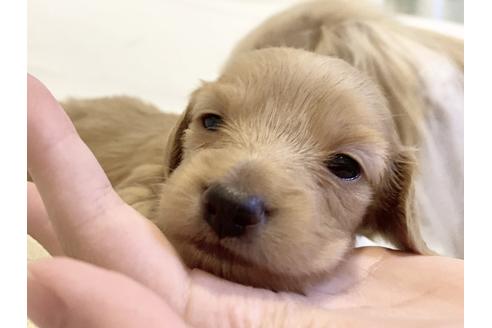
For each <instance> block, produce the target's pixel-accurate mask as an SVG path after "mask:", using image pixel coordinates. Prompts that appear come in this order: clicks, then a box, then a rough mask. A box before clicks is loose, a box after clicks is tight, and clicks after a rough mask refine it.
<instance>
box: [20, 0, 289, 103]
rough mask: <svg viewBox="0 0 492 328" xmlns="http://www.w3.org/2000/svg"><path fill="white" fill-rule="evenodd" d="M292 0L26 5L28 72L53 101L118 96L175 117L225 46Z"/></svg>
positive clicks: (211, 72) (41, 0)
mask: <svg viewBox="0 0 492 328" xmlns="http://www.w3.org/2000/svg"><path fill="white" fill-rule="evenodd" d="M293 2H294V1H293V0H277V1H260V0H258V1H237V0H236V1H231V0H213V1H211V0H208V1H201V0H200V1H196V0H194V1H193V0H179V1H178V0H175V1H172V0H141V1H115V0H104V1H95V0H87V1H71V0H70V1H64V0H31V1H29V8H28V9H29V10H28V22H29V24H28V33H29V39H28V54H29V60H28V71H29V72H30V73H31V74H33V75H35V76H37V77H38V78H39V79H41V80H42V81H43V82H44V83H45V84H46V85H47V86H48V87H49V88H50V89H51V90H52V92H53V93H54V95H55V96H56V97H57V98H58V99H64V98H66V97H69V96H73V97H93V96H108V95H114V94H126V95H132V96H138V97H139V98H142V99H144V100H147V101H150V102H152V103H154V104H156V105H158V106H159V107H160V108H161V109H163V110H166V111H175V112H181V111H182V110H183V109H184V107H185V105H186V102H187V98H188V95H189V93H190V92H191V91H192V90H193V89H195V88H196V87H197V86H198V85H199V80H200V79H204V80H212V79H214V78H215V77H216V74H217V72H218V71H219V69H220V67H221V64H222V63H223V62H224V61H225V59H226V58H227V56H228V54H229V51H230V50H231V49H232V47H233V45H234V44H235V43H236V42H237V41H238V40H239V38H241V37H242V36H243V35H244V34H246V33H247V32H248V31H249V30H250V29H251V28H253V27H254V26H255V25H257V24H258V23H259V22H260V21H262V20H263V19H265V18H266V17H268V16H270V15H271V14H272V13H275V12H277V11H279V10H281V9H283V8H285V7H287V6H288V4H290V3H293Z"/></svg>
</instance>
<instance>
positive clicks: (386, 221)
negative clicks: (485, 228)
mask: <svg viewBox="0 0 492 328" xmlns="http://www.w3.org/2000/svg"><path fill="white" fill-rule="evenodd" d="M342 3H343V5H341V4H342ZM284 46H285V47H293V48H300V49H304V50H307V51H309V52H313V53H317V54H319V55H314V54H310V53H309V52H307V51H301V50H291V49H270V50H269V49H266V50H262V51H252V50H254V49H262V48H268V47H284ZM329 56H331V57H338V58H341V59H343V60H345V61H346V62H348V63H350V64H352V65H353V66H355V67H356V68H358V69H359V70H360V71H362V72H364V73H366V74H367V75H369V76H370V77H371V78H372V79H373V81H375V82H376V84H377V85H378V87H379V89H381V90H382V92H383V95H384V96H385V97H383V95H382V94H381V93H380V92H379V91H378V88H377V87H373V86H372V82H371V81H370V80H369V79H367V78H366V77H365V76H363V75H361V74H359V72H357V71H356V70H353V69H352V68H350V67H349V65H346V64H344V63H342V62H341V61H339V60H335V59H331V58H330V57H329ZM462 65H463V61H462V45H460V43H459V42H458V41H455V40H451V39H447V38H444V37H441V36H437V35H434V34H431V33H428V32H424V31H417V30H413V29H410V28H406V27H402V26H400V25H399V24H397V23H394V22H393V21H391V20H390V19H388V18H386V17H385V16H382V15H381V14H379V13H378V12H376V11H373V10H370V9H365V8H361V7H360V6H359V5H358V6H354V7H347V6H346V2H344V1H340V2H336V1H327V2H319V3H313V4H303V5H301V6H299V7H297V8H294V9H291V10H289V11H287V12H285V13H283V14H280V15H278V16H276V17H273V18H272V19H271V20H269V21H268V22H266V23H264V24H263V25H262V26H260V27H259V28H258V29H257V30H255V31H253V32H252V33H251V34H250V35H249V36H247V37H246V38H245V39H244V40H243V41H242V42H241V43H240V44H239V45H238V47H237V48H236V49H235V51H234V52H233V55H232V56H231V58H230V60H229V61H228V63H227V64H226V66H225V68H224V72H223V75H222V77H221V78H219V80H218V81H217V82H214V83H208V84H205V85H204V86H203V87H202V88H200V89H199V90H198V91H196V92H195V93H194V94H193V96H192V99H191V101H190V105H189V107H188V109H187V110H186V112H185V113H184V114H183V115H181V116H180V117H179V118H178V117H177V116H174V115H169V114H163V113H160V112H158V111H157V110H156V109H155V108H153V107H152V106H150V105H147V104H144V103H141V102H138V101H136V100H133V99H129V98H108V99H101V100H93V101H71V102H67V103H65V104H64V107H65V108H66V110H67V112H68V113H69V115H70V116H71V118H72V120H73V121H74V123H75V125H76V128H77V130H78V132H79V133H80V134H81V136H82V138H83V139H84V141H85V142H86V143H87V144H88V145H89V147H90V148H91V149H92V150H93V151H94V153H95V155H96V157H97V158H98V160H99V161H100V162H101V165H102V166H103V168H104V169H105V170H106V172H107V173H108V176H109V178H110V180H111V182H112V183H113V186H114V187H115V189H116V190H117V191H118V192H119V193H120V195H121V196H122V197H123V199H124V200H125V201H127V202H128V203H129V204H130V205H132V206H134V207H135V208H136V209H137V210H139V211H140V212H141V213H142V214H143V215H145V216H146V217H148V218H150V219H152V220H153V221H154V222H156V224H157V225H158V226H159V227H160V228H161V229H162V230H163V231H164V232H165V233H166V235H167V236H168V238H169V239H170V240H171V241H172V242H173V243H174V245H175V247H177V249H178V251H179V252H180V253H181V255H182V256H183V257H184V259H185V261H186V262H187V263H188V264H189V265H190V266H197V267H200V268H203V269H206V270H208V271H211V272H213V273H215V274H218V275H221V276H223V277H225V278H228V279H231V280H235V281H239V282H242V283H246V284H250V285H254V286H261V287H268V288H273V289H277V290H278V289H287V290H297V291H299V290H303V289H304V288H305V287H306V286H309V285H310V284H313V283H315V282H316V281H317V280H319V279H321V278H322V277H324V276H326V274H328V273H329V272H330V270H332V268H334V267H335V266H336V264H337V263H338V262H339V261H340V259H341V258H342V257H343V255H344V254H345V252H346V251H347V250H348V249H349V248H350V247H351V245H352V243H353V236H354V234H355V233H356V232H360V233H366V234H368V235H372V234H374V233H379V234H381V235H382V236H383V237H385V238H386V239H387V240H389V241H390V242H392V243H393V244H395V245H396V246H398V247H400V248H402V249H406V250H411V251H415V252H420V253H427V252H428V249H427V247H426V246H425V243H424V242H423V241H422V240H421V238H420V233H419V227H418V222H419V221H421V222H423V230H424V237H428V238H425V239H426V240H429V241H437V242H436V243H431V248H433V249H434V250H436V251H438V252H441V253H445V254H448V255H454V256H462V254H463V253H462V250H463V244H462V230H463V229H462V224H463V223H462V222H463V221H462V215H463V210H462V190H463V183H462V166H463V165H462V162H463V158H462V152H463V149H462V108H463V100H462V94H463V90H462V88H463V84H462V83H463V74H462V69H463V66H462ZM385 98H386V99H387V102H388V106H387V107H386V101H385ZM388 109H389V110H388ZM207 111H212V112H213V113H216V112H218V113H219V114H220V115H221V116H223V117H224V119H226V120H227V122H226V123H225V126H224V131H222V132H221V131H219V132H217V133H213V134H211V133H210V132H207V131H202V130H203V127H201V126H200V123H199V120H200V117H201V116H200V115H203V113H207ZM217 138H218V139H217ZM412 149H417V150H418V151H417V153H416V154H415V155H416V157H414V155H412V154H411V153H412V152H411V150H412ZM340 152H347V153H349V154H351V155H352V156H355V157H356V158H357V159H358V160H359V161H361V163H362V166H363V169H364V176H363V177H362V178H361V180H360V181H357V182H354V183H352V184H347V183H345V182H340V181H339V180H337V179H335V178H333V177H331V176H329V172H328V171H326V168H323V167H322V166H320V164H322V163H323V160H324V159H323V158H324V157H323V156H327V157H326V158H331V157H330V156H333V154H335V153H340ZM330 154H332V155H330ZM414 158H417V162H418V169H417V170H416V169H415V167H414V165H413V159H414ZM217 181H219V182H220V183H222V184H227V185H229V186H234V188H239V189H241V191H242V192H243V191H245V192H248V193H255V194H258V195H261V196H262V197H263V198H264V199H265V202H266V203H267V204H268V206H270V207H272V208H274V211H272V213H273V214H269V219H268V224H267V227H265V228H264V230H262V233H261V234H259V233H258V232H257V231H256V230H255V233H254V234H251V233H250V234H249V235H248V236H246V237H244V238H242V239H241V241H237V240H236V239H234V238H226V239H225V240H222V239H221V240H218V239H217V238H216V237H214V236H213V233H211V230H210V228H209V227H208V226H207V224H206V223H205V222H204V221H203V219H201V218H200V217H199V213H201V211H202V210H201V209H200V207H201V205H200V204H201V202H202V201H201V200H200V197H201V196H200V195H201V193H202V190H204V189H206V188H207V187H208V186H209V185H210V184H213V183H216V182H217Z"/></svg>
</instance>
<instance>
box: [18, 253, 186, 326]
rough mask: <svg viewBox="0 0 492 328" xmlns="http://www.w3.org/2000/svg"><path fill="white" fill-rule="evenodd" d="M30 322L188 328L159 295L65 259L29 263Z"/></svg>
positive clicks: (131, 281) (51, 324)
mask: <svg viewBox="0 0 492 328" xmlns="http://www.w3.org/2000/svg"><path fill="white" fill-rule="evenodd" d="M27 287H28V301H27V311H28V316H29V318H30V319H31V320H32V321H34V323H36V324H37V325H38V326H40V327H96V328H97V327H115V328H125V327H149V328H152V327H165V326H170V327H184V326H185V324H184V322H183V320H182V319H181V318H180V317H179V316H178V315H177V314H176V313H175V312H173V311H172V310H171V308H170V307H169V306H168V305H167V304H166V303H165V302H164V301H163V300H162V299H161V298H160V297H158V296H157V295H156V294H154V293H153V292H152V291H150V290H148V289H147V288H145V287H144V286H142V285H140V284H138V283H136V282H135V281H134V280H131V279H130V278H128V277H126V276H124V275H122V274H119V273H115V272H112V271H108V270H104V269H101V268H98V267H95V266H93V265H90V264H87V263H83V262H78V261H75V260H71V259H67V258H54V259H49V260H42V261H38V262H34V263H31V264H30V265H29V273H28V282H27Z"/></svg>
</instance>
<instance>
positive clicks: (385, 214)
mask: <svg viewBox="0 0 492 328" xmlns="http://www.w3.org/2000/svg"><path fill="white" fill-rule="evenodd" d="M415 171H416V169H415V160H414V156H413V155H412V154H410V153H407V152H402V153H400V154H398V155H397V156H396V158H395V159H394V160H393V163H392V167H391V169H390V170H389V172H388V174H387V177H386V178H385V181H383V184H382V186H381V187H380V190H379V191H378V192H377V193H376V196H375V201H374V203H373V205H372V206H371V207H370V208H369V210H368V212H367V214H366V217H365V218H364V221H363V226H362V231H361V232H362V233H363V234H365V235H367V236H368V237H371V235H374V234H379V235H380V236H381V237H383V238H384V239H386V240H387V241H389V242H391V243H392V244H393V245H394V246H396V247H398V248H399V249H401V250H404V251H410V252H414V253H418V254H427V255H431V254H435V253H434V252H432V251H431V250H430V249H429V248H428V247H427V245H426V244H425V242H424V240H423V238H422V235H421V233H420V228H419V222H418V217H417V215H416V213H415V208H414V202H413V200H414V186H413V179H414V174H415Z"/></svg>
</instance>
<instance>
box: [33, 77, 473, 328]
mask: <svg viewBox="0 0 492 328" xmlns="http://www.w3.org/2000/svg"><path fill="white" fill-rule="evenodd" d="M28 169H29V173H30V175H31V176H32V178H33V180H34V184H31V183H28V226H29V233H30V234H31V235H32V236H33V237H34V238H36V239H37V240H38V241H40V242H41V243H42V244H43V246H45V247H46V248H47V250H48V251H49V252H50V253H52V254H57V255H61V257H55V258H53V259H48V260H42V261H38V262H34V263H31V264H29V268H28V272H29V273H28V315H29V317H30V318H31V319H32V320H33V321H34V322H35V323H36V324H37V325H39V326H40V327H88V326H90V327H135V326H140V327H161V326H162V325H163V324H166V325H169V326H173V327H174V326H185V325H190V326H200V327H218V326H220V327H236V326H244V325H247V326H293V327H297V326H308V325H309V326H327V325H330V326H331V325H333V326H336V325H341V326H364V327H384V326H398V327H419V326H422V325H425V326H438V325H439V326H446V327H449V326H462V325H463V261H461V260H456V259H450V258H445V257H431V256H417V255H410V254H406V253H401V252H396V251H390V250H387V249H384V248H362V249H356V250H354V251H353V252H352V254H350V255H349V256H348V258H347V260H346V262H345V263H344V264H342V265H341V266H340V268H339V269H338V270H337V272H335V273H334V275H333V276H332V277H331V278H330V280H329V281H326V282H323V283H321V284H319V285H318V286H316V287H314V288H312V289H311V290H309V291H308V292H307V293H306V295H302V296H301V295H299V294H294V293H273V292H271V291H269V290H263V289H256V288H250V287H245V286H242V285H238V284H235V283H232V282H229V281H225V280H222V279H219V278H217V277H214V276H212V275H210V274H207V273H205V272H203V271H200V270H189V269H187V268H186V267H185V266H184V265H183V263H182V262H181V260H180V259H179V258H178V256H177V255H176V252H175V250H174V249H173V248H172V246H171V245H170V243H169V242H168V241H167V240H166V238H165V237H164V236H163V235H162V233H160V231H159V230H158V229H157V227H156V226H155V225H153V224H152V223H151V222H150V221H149V220H147V219H145V218H144V217H142V216H141V215H140V214H138V213H137V212H136V211H135V210H134V209H133V208H131V207H130V206H128V205H126V204H125V203H124V202H123V201H122V200H121V199H120V198H119V197H118V196H117V195H116V193H115V192H114V191H113V189H112V188H111V185H110V183H109V180H108V179H107V177H106V176H105V174H104V172H103V170H102V169H101V167H100V166H99V164H98V163H97V161H96V159H95V157H94V156H93V155H92V153H91V152H90V151H89V149H88V148H87V146H86V145H85V144H84V143H83V142H82V141H81V140H80V138H79V137H78V135H77V134H76V132H75V129H74V127H73V125H72V124H71V122H70V120H69V119H68V117H67V116H66V114H65V113H64V111H63V110H62V108H61V107H60V105H59V104H58V103H57V102H56V100H55V99H54V98H53V97H52V95H51V94H50V93H49V91H48V90H47V89H46V88H45V87H44V86H43V85H42V84H41V83H40V82H39V81H38V80H36V79H35V78H33V77H31V76H28Z"/></svg>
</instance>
